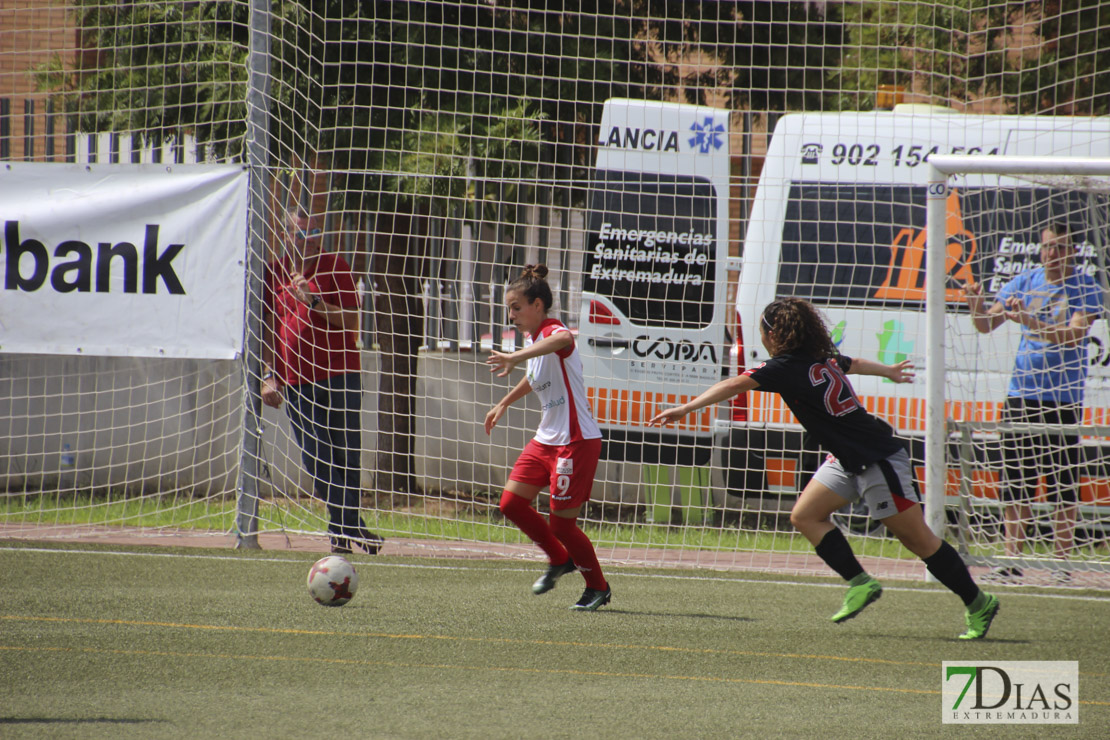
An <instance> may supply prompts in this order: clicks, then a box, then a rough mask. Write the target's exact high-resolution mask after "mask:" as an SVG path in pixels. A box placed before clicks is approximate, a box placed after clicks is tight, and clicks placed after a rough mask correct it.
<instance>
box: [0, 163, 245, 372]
mask: <svg viewBox="0 0 1110 740" xmlns="http://www.w3.org/2000/svg"><path fill="white" fill-rule="evenodd" d="M247 183H248V180H247V172H246V170H244V169H243V167H242V166H240V165H215V164H213V165H200V164H197V165H182V164H176V165H162V164H100V165H84V164H81V165H76V164H47V163H22V162H10V163H4V165H3V166H0V352H5V353H17V352H18V353H27V354H66V355H72V354H81V355H99V356H124V357H178V358H207V359H231V358H234V357H237V356H238V355H239V354H240V352H241V351H242V343H243V301H244V295H245V290H244V287H245V281H246V245H247V237H246V234H247V191H248V184H247Z"/></svg>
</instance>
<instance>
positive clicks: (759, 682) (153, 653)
mask: <svg viewBox="0 0 1110 740" xmlns="http://www.w3.org/2000/svg"><path fill="white" fill-rule="evenodd" d="M5 650H10V651H13V652H24V653H83V654H86V655H131V656H138V657H157V658H218V659H223V660H255V661H271V662H288V663H326V664H335V665H355V666H384V667H387V668H403V669H413V668H429V669H432V670H444V669H455V670H464V671H494V672H498V673H533V674H543V675H564V676H591V677H595V678H638V679H657V680H658V679H662V680H665V681H701V682H705V683H721V684H748V685H754V686H790V687H801V688H810V689H834V690H847V691H877V692H887V693H894V694H924V695H935V694H940V693H941V692H940V691H937V690H933V689H906V688H891V687H888V686H856V685H854V684H828V683H813V682H810V681H780V680H775V679H761V678H725V677H720V676H680V675H672V674H665V673H662V674H660V673H625V672H616V671H581V670H575V669H570V668H519V667H512V666H476V665H461V664H457V663H402V662H398V661H393V660H357V659H352V658H305V657H291V656H288V655H235V654H232V653H185V652H178V651H173V650H118V649H102V648H60V647H18V646H9V645H0V651H5ZM1078 703H1079V704H1087V705H1092V706H1110V702H1102V701H1087V700H1080V701H1079V702H1078Z"/></svg>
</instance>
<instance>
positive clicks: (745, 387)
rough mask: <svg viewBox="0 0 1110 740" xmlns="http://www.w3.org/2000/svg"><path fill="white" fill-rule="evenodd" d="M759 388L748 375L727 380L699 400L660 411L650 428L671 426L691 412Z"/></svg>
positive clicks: (699, 397) (706, 391)
mask: <svg viewBox="0 0 1110 740" xmlns="http://www.w3.org/2000/svg"><path fill="white" fill-rule="evenodd" d="M758 387H759V383H757V382H755V381H754V380H752V379H751V378H750V377H748V376H747V375H738V376H736V377H735V378H725V379H724V380H721V381H718V382H717V383H715V384H713V385H712V386H710V387H709V388H708V389H706V390H705V392H703V393H702V394H701V395H700V396H698V397H697V398H695V399H693V400H691V401H687V402H686V403H684V404H682V405H681V406H675V407H674V408H670V409H665V410H663V411H660V412H659V413H658V414H656V415H655V416H653V417H651V418H650V419H649V420H648V426H652V427H661V426H663V425H664V424H670V423H671V422H675V421H678V420H679V419H681V418H682V417H683V416H686V414H688V413H690V412H691V411H697V410H698V409H700V408H705V407H706V406H711V405H713V404H715V403H720V402H721V401H724V400H727V399H729V398H732V397H733V396H738V395H740V394H741V393H747V392H748V391H753V390H755V389H756V388H758Z"/></svg>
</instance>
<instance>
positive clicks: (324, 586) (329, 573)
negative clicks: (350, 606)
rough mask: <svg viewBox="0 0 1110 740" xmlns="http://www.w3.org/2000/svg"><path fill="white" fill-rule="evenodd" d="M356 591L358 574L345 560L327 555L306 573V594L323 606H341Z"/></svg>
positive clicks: (352, 596)
mask: <svg viewBox="0 0 1110 740" xmlns="http://www.w3.org/2000/svg"><path fill="white" fill-rule="evenodd" d="M357 590H358V573H356V572H355V566H353V565H351V564H350V562H348V561H347V559H346V558H341V557H339V556H338V555H328V556H327V557H326V558H320V559H319V560H317V561H316V562H315V563H313V564H312V570H310V571H308V593H309V595H311V596H312V598H314V599H316V603H317V604H323V605H324V606H343V605H344V604H346V603H347V602H348V601H350V600H351V599H352V598H354V595H355V591H357Z"/></svg>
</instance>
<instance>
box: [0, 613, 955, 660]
mask: <svg viewBox="0 0 1110 740" xmlns="http://www.w3.org/2000/svg"><path fill="white" fill-rule="evenodd" d="M0 620H7V621H18V622H54V623H65V624H116V625H124V626H128V627H168V628H172V629H185V630H218V631H226V632H257V633H264V634H275V635H325V636H329V637H373V638H379V639H388V640H445V641H453V642H475V643H487V644H500V645H545V646H555V647H579V648H590V649H602V648H609V649H614V650H654V651H658V652H672V653H693V654H697V655H731V656H744V657H753V658H790V659H798V660H834V661H842V662H846V663H874V664H878V665H895V666H913V665H916V666H925V667H931V668H939V667H940V663H924V662H917V661H898V660H885V659H883V658H857V657H851V656H840V655H815V654H806V653H763V652H755V651H750V650H719V649H716V648H684V647H674V646H670V645H636V644H627V645H626V644H619V643H593V642H577V641H561V640H521V639H515V638H508V637H464V636H456V635H420V634H414V635H407V634H393V633H388V632H335V631H330V630H305V629H293V628H288V627H243V626H239V625H219V624H182V623H178V622H153V621H138V620H129V619H77V618H72V617H39V616H21V615H15V614H3V615H0Z"/></svg>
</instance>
